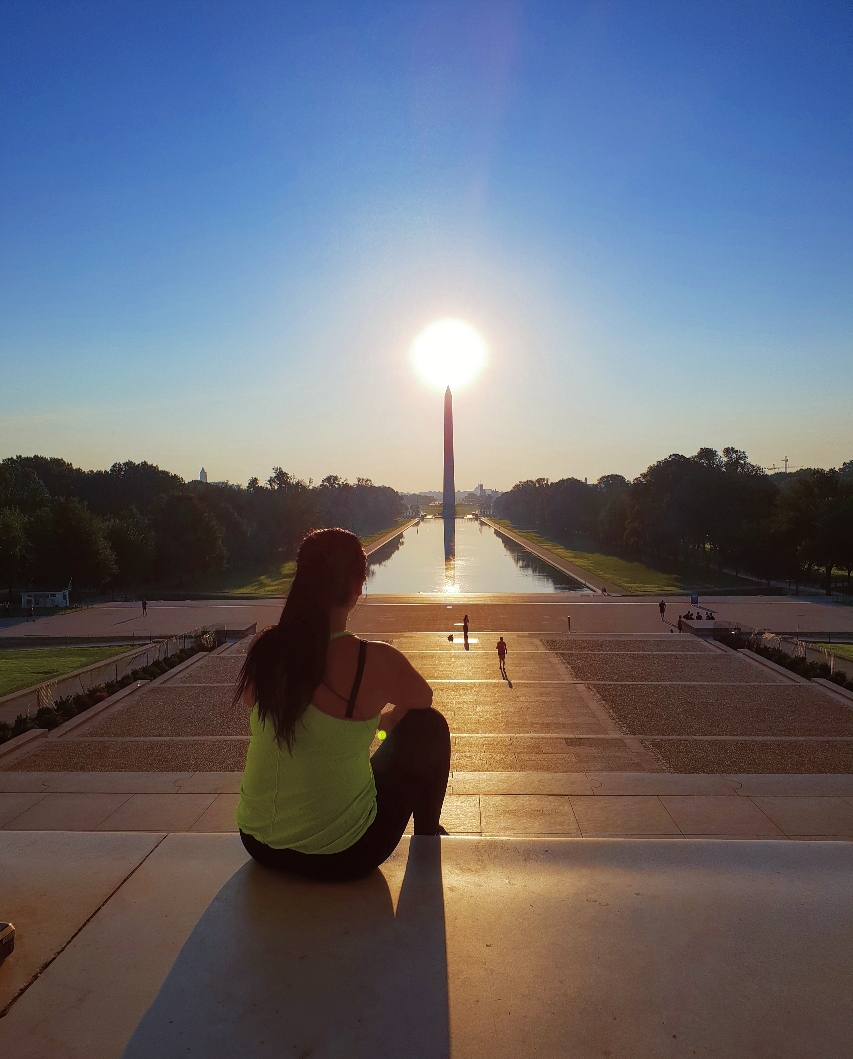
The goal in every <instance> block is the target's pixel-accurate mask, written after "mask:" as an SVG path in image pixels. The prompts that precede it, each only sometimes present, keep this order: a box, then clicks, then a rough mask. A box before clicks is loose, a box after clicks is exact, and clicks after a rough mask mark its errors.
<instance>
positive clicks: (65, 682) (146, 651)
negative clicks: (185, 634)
mask: <svg viewBox="0 0 853 1059" xmlns="http://www.w3.org/2000/svg"><path fill="white" fill-rule="evenodd" d="M182 645H183V640H182V637H180V636H174V637H170V638H169V639H167V640H159V641H157V642H154V643H148V644H145V645H143V646H141V647H136V648H133V649H132V650H130V651H128V652H127V654H123V655H116V656H115V657H114V658H107V659H105V660H104V661H102V662H95V663H94V664H93V665H90V666H85V667H84V668H83V669H76V670H74V672H73V673H66V674H64V675H63V676H61V677H57V678H56V679H55V680H46V681H44V682H43V683H41V684H35V685H33V687H31V688H24V689H23V690H22V691H15V692H13V693H12V694H11V695H5V696H4V697H3V698H1V699H0V721H5V722H6V723H7V724H11V723H12V722H13V721H14V720H15V718H16V717H17V716H18V714H24V715H25V716H28V717H29V716H31V715H32V714H34V713H35V712H36V711H37V710H38V709H39V707H40V706H50V705H52V704H53V702H54V701H55V700H56V699H60V698H62V697H63V696H64V695H74V694H76V693H77V692H81V691H88V689H89V688H91V687H94V686H95V685H96V684H103V683H104V682H105V681H107V680H118V679H119V677H123V676H124V675H125V674H126V673H130V672H131V671H132V670H134V669H141V668H142V667H143V666H147V665H151V663H152V662H155V661H156V660H157V659H158V658H168V657H169V655H173V654H175V652H176V651H180V650H181V647H182Z"/></svg>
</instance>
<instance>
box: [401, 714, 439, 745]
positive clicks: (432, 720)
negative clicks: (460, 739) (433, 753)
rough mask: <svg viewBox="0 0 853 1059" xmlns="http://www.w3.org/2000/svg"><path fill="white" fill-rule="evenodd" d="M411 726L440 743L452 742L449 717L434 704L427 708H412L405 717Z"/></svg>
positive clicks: (425, 736) (423, 735)
mask: <svg viewBox="0 0 853 1059" xmlns="http://www.w3.org/2000/svg"><path fill="white" fill-rule="evenodd" d="M405 720H406V721H408V722H409V726H410V727H411V728H412V729H414V730H416V731H417V732H418V734H419V735H420V736H421V737H423V738H427V739H429V740H431V741H434V742H437V743H439V744H442V743H447V744H448V745H449V744H450V726H449V725H448V723H447V718H446V717H445V716H444V714H443V713H440V712H439V711H438V710H437V709H436V708H435V707H434V706H430V707H429V709H426V710H410V711H409V712H408V713H407V714H406V717H405Z"/></svg>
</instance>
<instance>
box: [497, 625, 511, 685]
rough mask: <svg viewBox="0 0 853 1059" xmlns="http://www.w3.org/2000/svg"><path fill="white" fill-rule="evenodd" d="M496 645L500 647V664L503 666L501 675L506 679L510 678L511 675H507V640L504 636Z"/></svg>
mask: <svg viewBox="0 0 853 1059" xmlns="http://www.w3.org/2000/svg"><path fill="white" fill-rule="evenodd" d="M495 646H496V647H497V649H498V665H499V666H500V668H501V676H502V677H503V678H504V680H509V677H508V676H507V675H506V651H507V647H506V641H505V640H504V638H503V636H502V637H501V638H500V639H499V640H498V642H497V644H496V645H495Z"/></svg>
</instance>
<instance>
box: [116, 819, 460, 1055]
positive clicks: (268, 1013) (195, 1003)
mask: <svg viewBox="0 0 853 1059" xmlns="http://www.w3.org/2000/svg"><path fill="white" fill-rule="evenodd" d="M389 877H392V876H391V873H389ZM188 1055H190V1056H192V1055H198V1056H204V1057H205V1059H220V1057H221V1059H224V1057H226V1056H227V1057H229V1059H231V1057H234V1056H247V1057H248V1056H251V1057H252V1059H266V1057H270V1059H272V1057H273V1056H275V1057H276V1059H278V1057H281V1056H293V1057H294V1059H296V1057H307V1056H311V1057H313V1059H320V1057H338V1056H340V1057H341V1059H343V1057H347V1059H361V1057H367V1056H370V1057H371V1059H377V1057H388V1059H392V1057H393V1059H400V1057H402V1056H406V1057H407V1059H447V1057H448V1056H449V1020H448V1000H447V957H446V946H445V924H444V895H443V889H442V875H441V842H440V840H439V839H437V838H426V837H418V838H414V839H411V840H410V844H409V852H408V859H407V862H406V868H405V876H404V878H403V882H402V887H401V890H400V896H399V900H398V902H397V909H396V914H395V910H394V906H393V899H392V894H391V890H390V889H389V885H388V881H387V880H386V878H385V875H383V874H382V872H380V871H376V872H374V873H373V874H372V875H371V876H369V877H368V878H366V879H363V880H359V881H357V882H350V883H338V884H324V883H317V882H310V881H305V880H301V879H297V878H293V877H291V876H285V875H281V874H277V873H274V872H272V871H268V870H267V869H264V868H262V867H260V866H259V865H258V864H256V863H255V862H254V861H251V862H249V863H248V864H246V865H245V866H244V867H243V868H241V869H240V871H238V872H237V873H236V874H235V875H234V877H233V878H232V879H231V880H230V881H229V882H228V883H226V885H225V886H223V888H222V889H221V890H220V891H219V893H218V894H217V896H216V898H215V899H214V901H213V902H212V903H211V905H210V907H209V908H208V909H207V911H206V912H205V913H204V915H203V916H202V918H201V919H200V920H199V923H198V925H197V926H196V928H195V930H194V931H193V933H192V935H191V936H190V938H189V940H188V941H187V943H186V945H184V948H183V949H182V950H181V953H180V955H179V956H178V959H177V960H176V961H175V964H174V966H173V967H172V970H171V971H170V973H169V975H168V977H167V978H166V981H165V982H164V983H163V986H162V988H161V989H160V992H159V994H158V995H157V997H156V999H155V1001H154V1003H153V1004H152V1005H151V1007H150V1008H149V1009H148V1011H147V1013H146V1014H145V1015H144V1016H143V1018H142V1020H141V1021H140V1023H139V1025H138V1027H137V1029H136V1031H135V1033H134V1035H133V1037H132V1039H131V1041H130V1043H129V1044H128V1046H127V1048H126V1050H125V1052H124V1056H125V1059H151V1057H152V1056H157V1057H158V1059H168V1057H177V1056H181V1057H186V1056H188Z"/></svg>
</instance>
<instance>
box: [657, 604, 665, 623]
mask: <svg viewBox="0 0 853 1059" xmlns="http://www.w3.org/2000/svg"><path fill="white" fill-rule="evenodd" d="M658 610H659V611H660V620H661V621H663V620H664V614H666V603H664V601H663V600H661V601H660V603H658Z"/></svg>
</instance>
